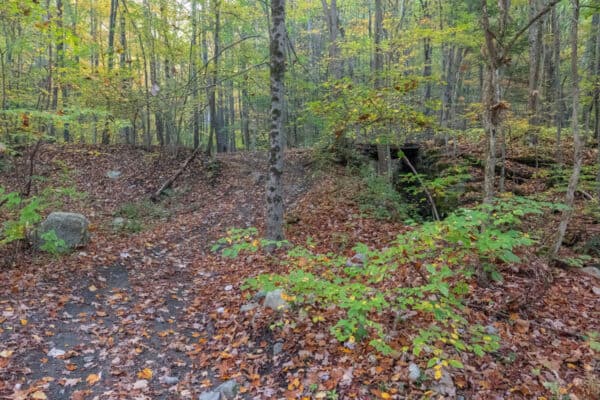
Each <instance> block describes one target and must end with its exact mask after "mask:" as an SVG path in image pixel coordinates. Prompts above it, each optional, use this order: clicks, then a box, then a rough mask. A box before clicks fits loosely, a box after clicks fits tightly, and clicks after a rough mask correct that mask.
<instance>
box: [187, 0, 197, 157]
mask: <svg viewBox="0 0 600 400" xmlns="http://www.w3.org/2000/svg"><path fill="white" fill-rule="evenodd" d="M191 18H192V41H191V45H190V73H189V80H190V83H191V85H192V102H193V110H194V111H193V114H192V132H193V133H192V135H193V140H194V149H197V148H198V147H199V146H200V111H199V109H198V102H199V99H198V63H197V61H198V60H197V57H198V56H197V50H196V47H197V46H198V1H197V0H192V16H191Z"/></svg>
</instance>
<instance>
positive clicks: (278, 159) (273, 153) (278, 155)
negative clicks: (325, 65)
mask: <svg viewBox="0 0 600 400" xmlns="http://www.w3.org/2000/svg"><path fill="white" fill-rule="evenodd" d="M271 20H272V24H271V38H270V41H271V47H270V52H269V53H270V57H271V132H270V134H269V137H270V143H271V150H270V156H269V177H268V181H267V188H266V189H267V196H266V200H267V232H266V237H267V238H268V239H271V240H283V239H284V233H283V212H284V204H283V182H282V179H281V177H282V174H283V143H284V139H283V138H284V136H285V132H284V127H283V111H284V110H283V106H284V96H285V92H284V90H285V89H284V81H283V79H284V76H285V37H286V29H285V0H271Z"/></svg>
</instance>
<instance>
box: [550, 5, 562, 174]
mask: <svg viewBox="0 0 600 400" xmlns="http://www.w3.org/2000/svg"><path fill="white" fill-rule="evenodd" d="M550 19H551V21H552V47H553V51H552V56H553V58H554V75H553V76H552V87H553V88H554V96H555V97H554V122H555V124H556V160H557V161H558V164H559V165H561V164H562V162H563V153H562V144H561V135H562V124H563V118H562V114H563V107H562V104H563V99H562V85H561V82H560V27H559V25H558V12H557V11H556V9H555V8H553V9H552V14H551V15H550Z"/></svg>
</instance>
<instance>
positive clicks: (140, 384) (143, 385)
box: [133, 379, 148, 390]
mask: <svg viewBox="0 0 600 400" xmlns="http://www.w3.org/2000/svg"><path fill="white" fill-rule="evenodd" d="M133 388H134V389H135V390H143V389H147V388H148V381H147V380H145V379H140V380H139V381H136V382H135V383H134V384H133Z"/></svg>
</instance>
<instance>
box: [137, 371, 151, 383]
mask: <svg viewBox="0 0 600 400" xmlns="http://www.w3.org/2000/svg"><path fill="white" fill-rule="evenodd" d="M137 376H138V378H140V379H146V380H150V379H152V370H151V369H150V368H144V369H143V370H141V371H140V372H138V374H137Z"/></svg>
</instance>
